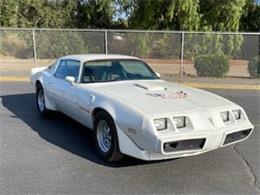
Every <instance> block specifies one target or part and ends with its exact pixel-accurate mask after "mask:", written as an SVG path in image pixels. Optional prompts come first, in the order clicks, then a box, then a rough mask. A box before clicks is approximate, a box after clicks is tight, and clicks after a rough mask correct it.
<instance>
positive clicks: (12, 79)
mask: <svg viewBox="0 0 260 195" xmlns="http://www.w3.org/2000/svg"><path fill="white" fill-rule="evenodd" d="M1 81H3V82H28V81H30V79H29V78H28V77H9V76H8V77H7V76H0V82H1ZM180 84H182V85H186V86H190V87H195V88H207V89H237V90H260V85H241V84H220V83H211V84H208V83H196V82H180Z"/></svg>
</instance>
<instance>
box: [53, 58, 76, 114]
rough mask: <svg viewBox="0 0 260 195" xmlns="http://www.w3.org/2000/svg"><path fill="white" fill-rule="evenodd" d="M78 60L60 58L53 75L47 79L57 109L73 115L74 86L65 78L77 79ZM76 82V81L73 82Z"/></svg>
mask: <svg viewBox="0 0 260 195" xmlns="http://www.w3.org/2000/svg"><path fill="white" fill-rule="evenodd" d="M79 70H80V62H79V61H77V60H67V59H66V60H61V61H60V63H59V65H58V67H57V69H56V72H55V73H54V75H53V77H52V78H50V80H49V85H50V86H49V90H50V93H51V94H52V97H53V100H54V102H55V104H56V107H57V109H58V110H59V111H61V112H63V113H65V114H67V115H69V116H73V113H74V110H73V108H74V104H75V99H76V98H75V96H76V94H75V86H74V84H72V83H70V82H68V81H66V80H65V78H66V77H67V76H72V77H74V78H75V81H77V80H78V77H79ZM75 84H76V83H75Z"/></svg>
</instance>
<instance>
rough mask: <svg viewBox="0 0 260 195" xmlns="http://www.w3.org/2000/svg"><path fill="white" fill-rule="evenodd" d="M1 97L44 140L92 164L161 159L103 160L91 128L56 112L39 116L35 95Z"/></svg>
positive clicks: (123, 163)
mask: <svg viewBox="0 0 260 195" xmlns="http://www.w3.org/2000/svg"><path fill="white" fill-rule="evenodd" d="M1 98H2V104H3V106H4V107H5V108H7V109H8V110H10V111H11V112H12V113H13V115H12V116H10V117H15V118H18V119H20V120H22V121H23V122H25V123H26V124H27V125H28V126H29V127H30V128H31V129H32V130H33V131H35V132H36V133H37V134H38V135H39V136H40V137H41V138H43V139H45V140H46V141H48V142H50V143H52V144H55V145H56V146H59V147H60V148H63V149H64V150H66V151H69V152H71V153H73V154H76V155H78V156H81V157H82V158H85V159H87V160H89V161H92V162H94V163H97V164H100V165H103V166H108V167H128V166H137V165H141V164H152V163H155V162H156V163H158V162H162V161H142V160H138V159H135V158H131V157H125V158H124V159H123V160H122V161H120V162H117V163H110V162H106V161H104V160H102V159H100V158H99V157H98V155H97V153H96V150H95V148H94V143H93V138H92V131H91V130H90V129H88V128H86V127H84V126H83V125H81V124H79V123H78V122H76V121H75V120H73V119H71V118H69V117H67V116H66V115H64V114H62V113H58V112H54V113H52V114H51V115H50V117H48V118H42V117H41V116H40V115H39V114H38V112H37V109H36V105H35V95H34V94H32V93H28V94H17V95H6V96H1ZM163 161H165V160H163Z"/></svg>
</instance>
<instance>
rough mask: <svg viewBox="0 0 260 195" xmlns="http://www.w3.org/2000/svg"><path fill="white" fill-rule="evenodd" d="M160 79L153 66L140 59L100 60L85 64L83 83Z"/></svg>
mask: <svg viewBox="0 0 260 195" xmlns="http://www.w3.org/2000/svg"><path fill="white" fill-rule="evenodd" d="M141 79H142V80H143V79H158V77H157V76H156V74H155V73H154V72H153V71H152V70H151V68H150V67H149V66H148V65H147V64H145V63H144V62H142V61H139V60H99V61H91V62H86V63H84V65H83V72H82V77H81V82H82V83H91V82H109V81H121V80H141Z"/></svg>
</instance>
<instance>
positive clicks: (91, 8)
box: [77, 0, 115, 28]
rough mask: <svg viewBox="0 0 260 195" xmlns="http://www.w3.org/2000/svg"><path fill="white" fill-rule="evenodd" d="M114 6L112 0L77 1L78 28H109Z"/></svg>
mask: <svg viewBox="0 0 260 195" xmlns="http://www.w3.org/2000/svg"><path fill="white" fill-rule="evenodd" d="M114 12H115V7H114V6H113V0H88V1H78V24H77V26H78V27H79V28H110V27H111V26H112V23H113V21H112V19H113V14H114Z"/></svg>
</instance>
